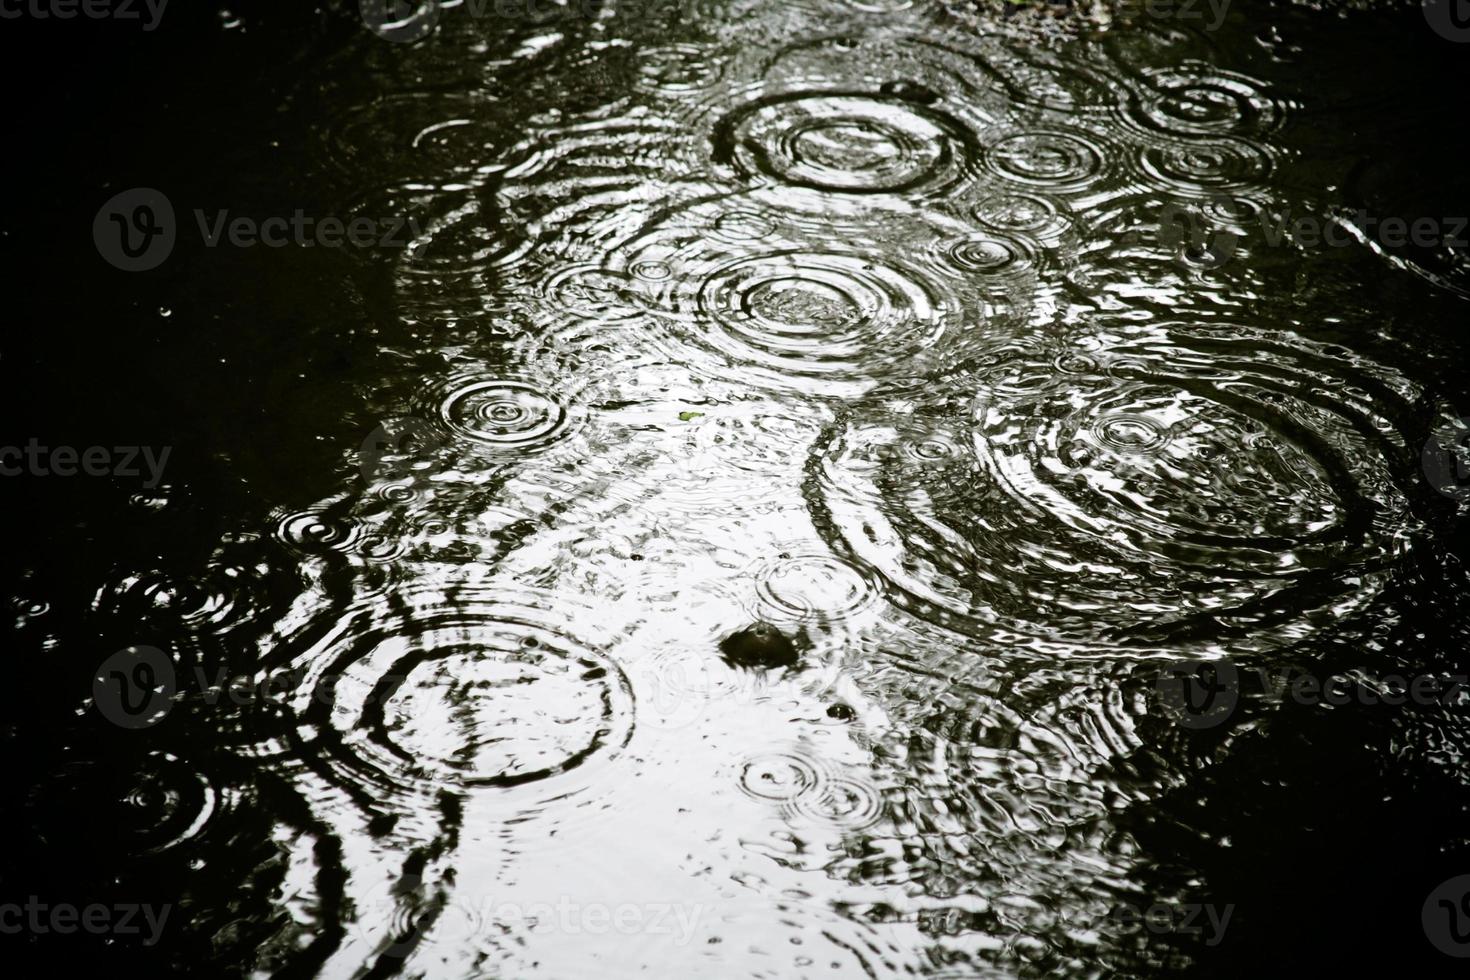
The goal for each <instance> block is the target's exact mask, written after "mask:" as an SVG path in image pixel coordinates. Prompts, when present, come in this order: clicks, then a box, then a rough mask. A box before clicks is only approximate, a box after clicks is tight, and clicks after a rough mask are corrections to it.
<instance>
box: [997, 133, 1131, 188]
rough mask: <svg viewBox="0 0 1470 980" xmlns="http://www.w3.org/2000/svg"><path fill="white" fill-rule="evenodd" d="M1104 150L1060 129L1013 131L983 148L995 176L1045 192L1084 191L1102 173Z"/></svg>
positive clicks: (1093, 141) (1091, 141) (1096, 144)
mask: <svg viewBox="0 0 1470 980" xmlns="http://www.w3.org/2000/svg"><path fill="white" fill-rule="evenodd" d="M1107 155H1108V151H1107V150H1105V149H1104V148H1103V147H1102V146H1101V145H1100V144H1099V143H1097V142H1096V141H1095V140H1093V139H1091V138H1084V137H1083V136H1081V135H1078V134H1073V133H1062V132H1046V131H1041V132H1028V133H1017V134H1015V135H1013V136H1007V137H1005V138H1004V139H1002V140H1000V141H998V142H996V143H993V144H992V145H990V146H988V147H987V148H986V150H985V164H986V166H987V167H988V168H989V170H990V171H991V172H992V173H994V174H995V175H996V176H998V177H1001V178H1003V179H1005V180H1010V181H1014V182H1015V183H1018V184H1026V185H1028V186H1031V187H1038V188H1045V189H1046V191H1047V193H1048V194H1057V193H1069V192H1076V191H1082V190H1086V189H1087V188H1089V187H1091V186H1092V185H1093V184H1095V183H1097V182H1098V181H1099V180H1100V179H1101V178H1102V177H1103V176H1104V172H1105V170H1104V168H1105V162H1106V160H1107Z"/></svg>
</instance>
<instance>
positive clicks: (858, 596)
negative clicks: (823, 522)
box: [755, 554, 878, 623]
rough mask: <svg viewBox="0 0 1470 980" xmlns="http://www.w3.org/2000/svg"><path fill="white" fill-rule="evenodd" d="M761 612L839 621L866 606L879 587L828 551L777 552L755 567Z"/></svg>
mask: <svg viewBox="0 0 1470 980" xmlns="http://www.w3.org/2000/svg"><path fill="white" fill-rule="evenodd" d="M755 591H756V602H757V609H758V612H759V614H760V618H761V619H764V620H767V621H769V622H773V623H788V622H802V621H808V620H815V621H819V622H824V623H825V622H842V621H846V620H850V619H852V618H854V617H855V616H857V615H858V614H859V613H861V612H863V611H864V610H866V609H869V608H871V607H872V606H873V604H874V603H875V602H876V601H877V598H878V591H877V588H876V586H875V584H874V583H873V581H872V579H871V577H870V576H869V575H868V573H867V572H865V571H863V570H862V569H859V568H857V567H856V566H854V565H850V564H848V563H847V562H845V561H843V560H842V559H840V558H837V557H835V556H833V555H828V554H782V555H779V556H778V557H776V558H774V559H772V560H771V561H769V562H766V563H765V564H763V565H762V566H761V568H760V570H759V571H758V572H757V573H756V582H755Z"/></svg>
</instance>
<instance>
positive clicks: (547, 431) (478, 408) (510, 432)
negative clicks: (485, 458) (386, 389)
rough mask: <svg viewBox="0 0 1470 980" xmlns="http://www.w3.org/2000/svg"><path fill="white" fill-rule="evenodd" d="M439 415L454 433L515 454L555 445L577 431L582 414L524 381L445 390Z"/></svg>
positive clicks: (478, 383)
mask: <svg viewBox="0 0 1470 980" xmlns="http://www.w3.org/2000/svg"><path fill="white" fill-rule="evenodd" d="M445 387H446V389H447V393H445V394H443V395H442V396H441V397H440V399H439V408H438V414H439V418H440V419H441V420H442V421H443V423H444V425H445V426H446V427H447V428H448V429H449V431H450V432H452V433H454V434H455V435H457V436H460V437H463V438H465V439H469V440H472V441H473V442H475V443H477V444H479V445H482V446H488V447H490V448H493V449H496V450H500V451H504V452H513V451H517V450H528V449H540V448H542V447H545V446H548V445H551V444H552V443H554V442H557V441H558V440H560V439H563V438H565V437H566V436H567V434H568V433H569V432H570V431H572V430H573V429H574V425H575V422H576V420H577V418H578V415H577V413H575V412H574V411H572V410H571V409H569V408H568V407H567V406H565V405H563V404H562V403H561V402H559V401H558V400H557V399H555V398H554V397H552V396H551V395H548V394H546V393H544V392H542V391H540V390H539V389H537V388H536V387H535V386H533V385H530V384H527V383H525V382H522V381H509V380H503V379H477V380H468V381H459V382H455V383H452V384H450V385H446V386H445Z"/></svg>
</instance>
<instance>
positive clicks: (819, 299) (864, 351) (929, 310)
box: [696, 252, 951, 376]
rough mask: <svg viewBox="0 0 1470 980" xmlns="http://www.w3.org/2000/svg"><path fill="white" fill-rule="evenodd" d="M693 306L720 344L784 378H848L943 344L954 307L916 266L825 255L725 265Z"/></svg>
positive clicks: (783, 255)
mask: <svg viewBox="0 0 1470 980" xmlns="http://www.w3.org/2000/svg"><path fill="white" fill-rule="evenodd" d="M696 304H697V309H698V311H699V312H700V313H701V314H702V315H703V319H704V320H705V322H706V323H708V324H709V326H710V327H711V328H712V329H711V330H710V331H709V334H708V336H709V339H710V340H711V341H712V342H713V343H714V344H715V346H717V347H718V348H719V349H720V350H722V351H723V352H725V353H726V354H728V355H729V356H730V357H732V358H734V359H736V360H738V361H744V362H752V363H754V364H757V365H759V366H761V367H765V368H769V369H772V370H774V371H776V372H779V373H780V374H781V375H782V376H788V375H790V374H807V375H811V374H818V375H832V374H836V375H851V374H855V373H860V372H861V371H862V370H863V369H864V367H866V366H870V365H871V366H873V367H880V366H883V365H885V364H891V363H892V360H891V359H892V358H893V357H895V356H902V355H904V354H910V355H912V354H914V353H918V352H919V351H921V350H923V349H925V348H929V347H932V346H934V345H935V344H936V343H938V341H939V339H940V337H941V335H942V334H943V333H944V332H945V329H946V327H947V325H948V324H947V320H948V309H949V307H950V305H951V304H950V303H947V302H946V299H945V297H944V296H943V295H942V294H941V293H939V292H938V291H937V289H936V288H935V287H934V286H932V285H931V283H930V282H928V281H926V280H924V279H922V278H920V276H919V274H918V273H917V271H915V270H909V269H901V268H899V267H897V266H890V265H884V264H880V263H878V262H877V261H874V260H871V259H866V258H861V257H858V256H850V255H840V254H828V253H822V252H781V253H774V254H770V255H761V256H752V257H746V258H740V259H736V260H734V261H732V262H727V263H726V264H724V265H723V266H720V267H717V268H715V269H713V270H712V271H711V272H710V273H709V274H708V275H707V276H706V278H705V279H704V281H703V283H702V284H700V286H699V292H698V295H697V298H696Z"/></svg>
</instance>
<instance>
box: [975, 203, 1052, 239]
mask: <svg viewBox="0 0 1470 980" xmlns="http://www.w3.org/2000/svg"><path fill="white" fill-rule="evenodd" d="M970 213H971V214H972V215H973V216H974V218H975V220H977V221H979V222H980V223H981V224H984V225H987V226H988V227H991V228H994V229H996V230H998V231H1002V232H1009V233H1012V234H1026V235H1032V236H1034V237H1035V238H1037V239H1039V240H1041V241H1043V242H1046V243H1048V244H1050V243H1052V242H1054V241H1055V240H1056V239H1057V238H1059V237H1060V236H1061V235H1062V233H1063V232H1065V231H1066V230H1067V229H1068V228H1070V227H1071V224H1072V221H1071V218H1070V217H1069V216H1067V215H1066V214H1064V213H1063V212H1062V210H1061V209H1060V208H1059V207H1058V206H1057V204H1056V203H1055V202H1053V201H1049V200H1047V199H1046V198H1043V197H1037V196H1034V195H1031V194H992V195H990V196H989V197H987V198H985V199H984V200H983V201H981V202H980V203H979V204H977V205H975V207H974V208H972V209H971V211H970Z"/></svg>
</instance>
